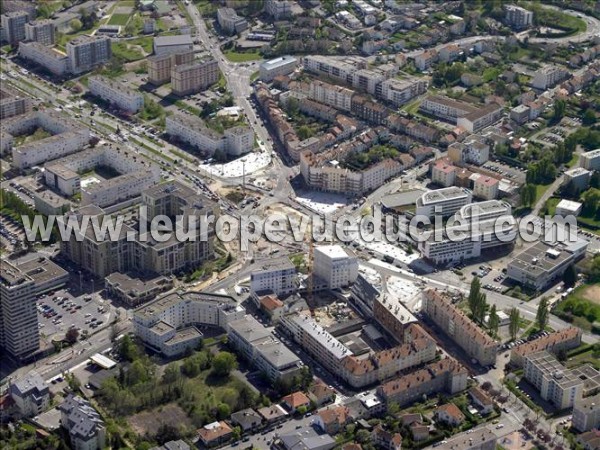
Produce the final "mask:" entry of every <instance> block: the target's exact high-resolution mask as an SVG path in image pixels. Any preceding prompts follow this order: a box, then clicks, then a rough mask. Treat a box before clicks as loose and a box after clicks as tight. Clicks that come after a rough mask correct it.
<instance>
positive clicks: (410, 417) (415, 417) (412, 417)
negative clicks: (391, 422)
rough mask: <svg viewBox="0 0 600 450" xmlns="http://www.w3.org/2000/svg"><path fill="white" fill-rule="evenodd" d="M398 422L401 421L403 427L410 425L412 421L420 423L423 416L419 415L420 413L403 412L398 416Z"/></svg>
mask: <svg viewBox="0 0 600 450" xmlns="http://www.w3.org/2000/svg"><path fill="white" fill-rule="evenodd" d="M400 422H401V423H402V426H403V427H407V426H409V425H412V424H413V423H415V422H416V423H421V422H423V416H421V414H418V413H415V414H404V415H403V416H402V417H400Z"/></svg>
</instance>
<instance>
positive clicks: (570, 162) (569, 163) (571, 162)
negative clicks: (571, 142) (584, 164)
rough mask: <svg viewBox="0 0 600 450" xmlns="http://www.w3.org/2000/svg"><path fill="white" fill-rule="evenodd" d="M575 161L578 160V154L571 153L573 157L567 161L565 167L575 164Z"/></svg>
mask: <svg viewBox="0 0 600 450" xmlns="http://www.w3.org/2000/svg"><path fill="white" fill-rule="evenodd" d="M577 161H579V155H578V154H577V153H573V157H572V158H571V160H570V161H569V162H568V163H567V167H573V166H574V165H575V164H577Z"/></svg>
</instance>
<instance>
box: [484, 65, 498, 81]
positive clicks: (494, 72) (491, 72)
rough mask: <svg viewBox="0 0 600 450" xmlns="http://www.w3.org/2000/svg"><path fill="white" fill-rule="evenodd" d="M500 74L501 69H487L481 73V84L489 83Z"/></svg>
mask: <svg viewBox="0 0 600 450" xmlns="http://www.w3.org/2000/svg"><path fill="white" fill-rule="evenodd" d="M501 73H502V69H500V68H498V67H488V68H487V69H485V70H484V71H483V82H484V83H489V82H490V81H492V80H495V79H496V78H498V76H499V75H500V74H501Z"/></svg>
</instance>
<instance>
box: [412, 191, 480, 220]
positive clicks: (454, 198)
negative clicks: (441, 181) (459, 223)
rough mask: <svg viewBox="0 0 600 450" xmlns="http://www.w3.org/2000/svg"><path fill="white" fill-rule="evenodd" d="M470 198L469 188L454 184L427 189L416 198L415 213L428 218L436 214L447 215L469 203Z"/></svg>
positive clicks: (471, 195)
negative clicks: (433, 189)
mask: <svg viewBox="0 0 600 450" xmlns="http://www.w3.org/2000/svg"><path fill="white" fill-rule="evenodd" d="M472 199H473V194H472V192H471V191H470V190H468V189H464V188H459V187H455V186H452V187H447V188H444V189H437V190H435V191H428V192H425V193H424V194H423V195H422V196H421V198H419V199H418V200H417V208H416V212H415V214H416V215H417V216H426V217H429V218H433V217H435V216H436V215H441V216H442V217H449V216H451V215H452V214H454V213H456V212H457V211H458V210H459V209H460V208H462V207H463V206H465V205H467V204H469V203H471V201H472Z"/></svg>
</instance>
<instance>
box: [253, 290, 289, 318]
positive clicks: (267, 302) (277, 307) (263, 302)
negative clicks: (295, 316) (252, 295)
mask: <svg viewBox="0 0 600 450" xmlns="http://www.w3.org/2000/svg"><path fill="white" fill-rule="evenodd" d="M258 301H259V305H260V309H261V310H262V311H263V312H264V313H265V314H266V315H267V316H269V319H270V320H271V322H277V321H278V320H279V318H280V317H281V314H283V309H284V304H283V302H282V301H281V300H279V298H278V297H277V296H276V295H275V294H270V295H263V296H262V297H259V300H258Z"/></svg>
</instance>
